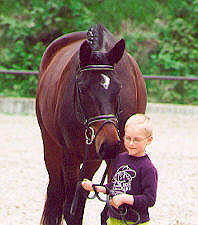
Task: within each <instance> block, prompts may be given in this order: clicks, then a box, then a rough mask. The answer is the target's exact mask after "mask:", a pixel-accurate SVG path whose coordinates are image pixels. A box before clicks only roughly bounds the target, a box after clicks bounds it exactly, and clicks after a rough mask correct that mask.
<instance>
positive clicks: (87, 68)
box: [79, 65, 114, 73]
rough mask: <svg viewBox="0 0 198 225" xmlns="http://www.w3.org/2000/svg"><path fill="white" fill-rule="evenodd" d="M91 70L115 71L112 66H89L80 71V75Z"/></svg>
mask: <svg viewBox="0 0 198 225" xmlns="http://www.w3.org/2000/svg"><path fill="white" fill-rule="evenodd" d="M89 70H111V71H112V70H114V67H113V66H110V65H88V66H85V67H83V68H82V69H80V71H79V72H80V73H81V72H84V71H89Z"/></svg>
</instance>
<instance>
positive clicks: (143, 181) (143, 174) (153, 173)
mask: <svg viewBox="0 0 198 225" xmlns="http://www.w3.org/2000/svg"><path fill="white" fill-rule="evenodd" d="M157 177H158V176H157V170H156V168H155V167H154V165H153V163H152V162H151V160H150V158H149V157H148V155H145V156H142V157H135V156H130V155H128V152H124V153H121V154H119V155H118V156H117V158H116V159H115V162H114V164H113V170H112V179H111V182H110V183H108V184H106V186H107V187H108V188H110V189H111V193H112V195H117V194H121V193H127V194H131V195H133V196H134V204H133V206H129V205H127V207H128V208H129V207H131V208H132V209H134V210H136V211H137V212H138V213H139V214H140V223H143V222H146V221H149V220H150V218H149V212H148V208H149V207H152V206H153V205H154V204H155V201H156V192H157ZM108 216H110V217H113V218H117V219H121V218H119V217H118V216H117V215H116V214H114V213H113V212H112V211H111V210H109V212H108ZM126 219H127V220H131V221H134V222H135V221H136V220H137V215H136V214H135V213H134V212H132V211H130V209H128V213H127V215H126Z"/></svg>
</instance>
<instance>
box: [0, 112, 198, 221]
mask: <svg viewBox="0 0 198 225" xmlns="http://www.w3.org/2000/svg"><path fill="white" fill-rule="evenodd" d="M150 117H151V118H152V120H153V125H154V141H153V143H152V145H151V146H150V147H149V149H148V154H149V156H150V157H151V159H152V160H153V162H154V164H155V165H156V167H157V169H158V172H159V187H158V198H157V202H156V205H155V206H154V207H153V208H152V209H150V216H151V223H150V224H151V225H159V224H160V225H198V219H197V215H198V188H197V186H198V147H197V146H198V138H197V128H198V115H182V114H175V115H174V114H170V115H167V114H157V113H155V114H150ZM0 146H1V147H0V225H38V224H39V220H40V217H41V214H42V209H43V204H44V199H45V192H46V186H47V181H48V177H47V172H46V170H45V165H44V161H43V151H42V140H41V137H40V130H39V128H38V125H37V121H36V117H35V116H22V115H6V114H0ZM102 171H103V168H101V169H100V170H99V171H98V173H97V175H96V177H95V181H96V182H97V180H98V179H99V177H100V176H101V173H102ZM102 208H103V203H100V202H99V201H98V200H88V201H87V205H86V209H85V218H84V225H99V224H100V222H99V221H100V217H99V214H100V211H101V210H102Z"/></svg>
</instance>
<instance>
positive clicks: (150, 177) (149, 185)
mask: <svg viewBox="0 0 198 225" xmlns="http://www.w3.org/2000/svg"><path fill="white" fill-rule="evenodd" d="M157 180H158V175H157V170H156V169H155V168H154V167H151V168H149V169H148V168H147V169H144V170H143V171H142V180H141V187H142V188H141V189H142V194H140V195H134V196H133V197H134V204H133V206H134V208H137V209H142V208H149V207H152V206H153V205H154V204H155V201H156V194H157Z"/></svg>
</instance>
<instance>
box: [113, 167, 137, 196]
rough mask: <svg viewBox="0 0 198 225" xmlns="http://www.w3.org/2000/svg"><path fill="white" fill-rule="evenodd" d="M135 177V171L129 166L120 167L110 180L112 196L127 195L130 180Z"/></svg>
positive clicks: (129, 188)
mask: <svg viewBox="0 0 198 225" xmlns="http://www.w3.org/2000/svg"><path fill="white" fill-rule="evenodd" d="M135 177H136V171H135V170H133V169H131V168H130V167H129V165H123V166H121V167H120V168H119V169H118V170H117V171H116V173H115V175H114V176H113V179H112V183H113V187H112V194H113V195H118V194H120V193H127V191H130V190H131V183H132V180H133V179H134V178H135Z"/></svg>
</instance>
